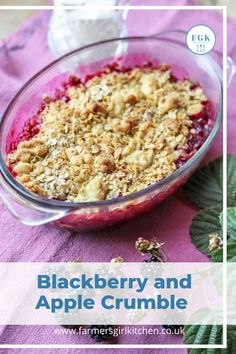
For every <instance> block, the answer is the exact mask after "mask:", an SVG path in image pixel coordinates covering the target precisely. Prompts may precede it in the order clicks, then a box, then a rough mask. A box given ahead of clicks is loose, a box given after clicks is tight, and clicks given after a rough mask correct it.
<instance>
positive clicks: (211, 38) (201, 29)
mask: <svg viewBox="0 0 236 354" xmlns="http://www.w3.org/2000/svg"><path fill="white" fill-rule="evenodd" d="M215 42H216V37H215V33H214V32H213V31H212V29H211V28H210V27H208V26H205V25H196V26H194V27H192V28H191V29H190V30H189V31H188V32H187V34H186V43H187V46H188V48H189V49H190V50H191V51H192V52H193V53H195V54H199V55H202V54H207V53H209V52H210V51H211V50H212V49H213V48H214V46H215Z"/></svg>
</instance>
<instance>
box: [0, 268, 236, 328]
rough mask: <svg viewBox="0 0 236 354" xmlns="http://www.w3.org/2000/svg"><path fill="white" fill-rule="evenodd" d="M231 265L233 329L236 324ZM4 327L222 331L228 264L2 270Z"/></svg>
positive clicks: (234, 274)
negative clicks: (204, 327)
mask: <svg viewBox="0 0 236 354" xmlns="http://www.w3.org/2000/svg"><path fill="white" fill-rule="evenodd" d="M235 280H236V266H235V265H234V264H233V263H231V264H228V297H227V300H228V313H227V314H228V324H236V286H235V284H236V282H235ZM0 282H1V292H0V313H1V316H0V325H7V324H11V325H42V324H44V325H52V324H78V325H88V324H119V325H132V324H137V325H151V324H152V325H153V324H155V325H158V324H169V325H170V324H182V325H183V324H222V323H223V310H226V309H223V264H222V263H0Z"/></svg>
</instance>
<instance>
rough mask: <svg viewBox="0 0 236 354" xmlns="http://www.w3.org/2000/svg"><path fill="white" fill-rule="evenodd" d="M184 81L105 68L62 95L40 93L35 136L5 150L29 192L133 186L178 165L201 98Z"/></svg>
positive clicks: (82, 196)
mask: <svg viewBox="0 0 236 354" xmlns="http://www.w3.org/2000/svg"><path fill="white" fill-rule="evenodd" d="M193 86H194V85H193V83H192V81H191V80H190V79H185V80H181V81H180V80H173V76H172V73H171V71H170V70H169V68H168V67H167V66H166V65H165V64H163V65H162V66H160V67H159V68H149V69H148V70H147V69H143V68H135V69H133V70H130V71H127V72H116V71H110V70H107V72H104V73H103V74H102V75H99V76H94V77H92V78H91V79H89V80H88V81H87V82H86V83H81V82H79V83H78V84H77V85H74V86H72V87H69V88H67V90H66V98H67V99H66V100H63V99H60V98H58V99H57V100H51V99H50V97H48V96H45V99H44V102H45V107H44V109H43V110H42V112H41V113H40V119H41V125H40V129H39V132H38V134H37V135H35V136H33V137H32V138H31V139H30V140H25V141H21V142H20V143H19V144H18V146H17V147H16V149H15V150H14V151H12V152H11V153H9V154H8V165H9V167H10V168H11V169H12V170H13V172H14V173H15V175H16V179H17V181H18V182H19V183H21V184H22V185H23V186H24V187H25V188H27V189H29V190H30V191H32V192H34V193H37V194H40V195H43V196H45V197H48V198H53V199H59V200H63V201H68V202H69V201H70V202H84V201H95V200H104V199H111V198H115V197H118V196H120V195H126V194H128V193H132V192H136V191H139V190H141V189H143V188H145V187H147V186H148V185H150V184H152V183H154V182H156V181H159V180H161V179H163V178H165V177H167V176H168V175H170V174H171V173H173V172H174V171H175V170H176V169H177V165H176V161H177V160H178V159H180V157H181V155H184V154H186V143H187V140H188V137H189V134H192V135H194V134H196V129H194V125H193V116H194V115H197V114H199V113H200V112H201V111H202V110H203V108H204V104H206V102H207V98H206V97H205V95H204V93H203V90H202V89H201V87H199V86H196V87H193Z"/></svg>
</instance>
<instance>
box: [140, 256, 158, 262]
mask: <svg viewBox="0 0 236 354" xmlns="http://www.w3.org/2000/svg"><path fill="white" fill-rule="evenodd" d="M156 262H160V261H159V259H158V258H157V257H156V256H152V257H151V258H148V259H145V260H144V261H143V263H156Z"/></svg>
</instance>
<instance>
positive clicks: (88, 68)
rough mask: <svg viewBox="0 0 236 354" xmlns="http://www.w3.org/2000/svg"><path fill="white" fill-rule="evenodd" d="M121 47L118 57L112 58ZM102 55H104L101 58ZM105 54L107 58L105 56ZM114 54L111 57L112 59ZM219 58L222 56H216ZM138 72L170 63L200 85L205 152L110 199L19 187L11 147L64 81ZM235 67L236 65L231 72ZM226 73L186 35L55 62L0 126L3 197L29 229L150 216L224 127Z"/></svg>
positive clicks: (132, 41)
mask: <svg viewBox="0 0 236 354" xmlns="http://www.w3.org/2000/svg"><path fill="white" fill-rule="evenodd" d="M115 48H119V51H121V52H122V53H120V55H119V57H116V56H115V55H114V56H113V57H111V56H110V53H111V52H112V50H113V49H114V53H115V51H116V50H115ZM98 53H99V54H98ZM101 53H102V54H101ZM108 53H109V54H108ZM216 58H217V56H216ZM117 60H118V61H119V65H121V66H124V67H127V66H129V67H131V68H134V67H136V66H138V65H140V64H141V63H142V62H143V61H144V60H154V61H155V62H158V63H160V64H161V63H167V64H168V65H169V66H170V69H171V71H172V73H173V74H174V75H175V77H177V78H178V79H181V78H184V77H186V76H189V77H190V78H191V80H192V81H193V82H197V83H200V85H201V87H202V88H203V90H204V93H205V94H206V96H207V97H208V99H209V100H210V101H211V102H212V104H213V107H214V112H215V113H214V116H213V117H211V119H212V120H213V123H214V124H213V127H212V130H211V132H210V134H209V136H208V138H207V139H206V141H205V142H204V144H203V145H202V146H201V148H200V149H199V150H198V151H197V152H196V153H195V154H194V156H193V157H192V158H190V159H189V160H188V161H187V162H186V163H185V164H184V165H183V166H182V167H180V168H178V169H177V170H176V171H175V172H174V173H172V174H171V175H169V176H168V177H166V178H164V179H163V180H161V181H159V182H156V183H154V184H152V185H150V186H149V187H147V188H145V189H143V190H140V191H138V192H135V193H131V194H128V195H126V196H121V197H117V198H114V199H111V200H103V201H95V202H83V203H70V202H65V201H60V200H54V199H48V198H45V197H41V196H39V195H37V194H34V193H31V192H30V191H28V190H27V189H25V188H24V187H23V186H22V185H20V184H19V183H18V182H17V181H16V180H15V179H14V177H13V176H12V174H11V173H10V172H9V170H8V167H7V165H6V158H7V153H8V152H9V146H10V144H11V143H12V142H13V141H15V140H16V139H17V136H19V133H20V132H22V130H23V127H24V124H25V122H26V121H27V120H28V119H29V118H30V117H32V116H33V115H34V114H35V112H37V111H38V109H39V107H40V104H41V102H42V98H43V96H44V94H45V92H47V94H50V92H51V93H53V91H54V90H55V89H56V88H57V87H59V86H60V85H61V84H62V83H63V82H65V81H66V80H67V79H68V77H69V76H70V75H71V74H75V75H77V76H78V77H80V78H82V79H84V78H85V77H86V76H87V75H91V74H94V73H96V72H98V71H99V70H102V68H104V66H106V65H107V64H112V63H114V61H117ZM233 71H234V66H233V64H232V63H231V73H233ZM222 96H223V95H222V71H221V68H220V65H219V64H218V63H217V60H215V59H213V55H195V54H193V53H192V52H190V50H188V48H187V47H186V44H185V33H184V32H180V31H174V32H166V33H160V34H157V35H155V36H151V37H132V38H122V39H111V40H107V41H103V42H99V43H95V44H93V45H89V46H87V47H84V48H80V49H78V50H75V51H73V52H71V53H69V54H66V55H64V56H63V57H61V58H60V59H58V60H56V61H54V62H53V63H51V64H50V65H48V66H47V67H45V68H44V69H43V70H41V71H40V72H39V73H37V74H36V75H35V76H34V77H32V78H31V79H30V80H29V81H28V82H27V83H26V84H25V85H24V87H22V89H21V90H20V91H19V92H18V93H17V95H16V96H15V97H14V98H13V100H12V101H11V102H10V104H9V106H8V107H7V109H6V111H5V113H4V116H3V118H2V121H1V126H0V139H1V155H0V170H1V176H0V183H1V197H2V199H3V201H4V203H5V204H6V206H7V207H8V209H9V210H10V212H11V213H12V214H13V215H14V216H15V217H16V218H18V219H19V220H20V221H21V222H23V223H25V224H27V225H41V224H45V223H48V222H53V223H54V224H55V225H58V226H61V227H67V228H71V229H74V230H91V229H98V228H105V227H108V226H111V225H113V224H116V223H119V222H122V221H126V220H129V219H131V218H133V217H135V216H137V215H139V214H141V213H144V212H147V211H149V210H151V209H152V208H154V207H155V206H156V205H157V204H159V203H161V202H162V201H163V200H164V199H166V198H167V197H168V196H170V195H171V194H172V193H173V192H174V191H175V190H176V189H177V188H178V187H180V186H181V185H183V184H184V183H185V182H186V181H187V180H188V178H189V177H190V176H191V174H192V173H193V172H194V170H195V169H196V168H197V167H198V166H199V164H200V163H201V161H202V160H203V158H204V157H205V155H206V153H207V151H208V150H209V148H210V146H211V144H212V142H213V140H214V138H215V136H216V133H217V132H218V130H219V128H220V125H221V122H222Z"/></svg>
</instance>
